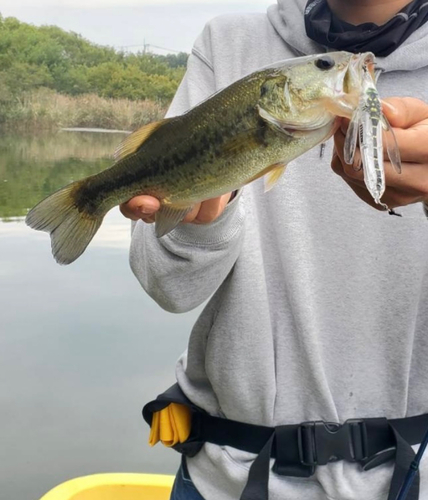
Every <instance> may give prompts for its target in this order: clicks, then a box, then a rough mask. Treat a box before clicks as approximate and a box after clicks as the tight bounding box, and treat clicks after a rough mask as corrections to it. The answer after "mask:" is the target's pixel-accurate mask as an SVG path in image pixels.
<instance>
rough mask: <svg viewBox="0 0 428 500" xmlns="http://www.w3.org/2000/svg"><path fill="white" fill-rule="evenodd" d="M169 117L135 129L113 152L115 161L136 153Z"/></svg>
mask: <svg viewBox="0 0 428 500" xmlns="http://www.w3.org/2000/svg"><path fill="white" fill-rule="evenodd" d="M167 121H169V120H168V119H165V120H160V121H157V122H152V123H149V124H148V125H144V127H141V128H139V129H138V130H135V132H132V134H130V135H128V137H127V138H126V139H124V140H123V141H122V142H121V143H120V144H119V146H118V147H117V149H116V151H115V152H114V154H113V158H114V160H115V161H119V160H123V158H125V156H128V155H130V154H132V153H135V151H137V149H138V148H139V147H140V146H141V144H143V142H144V141H146V140H147V139H148V138H149V137H150V136H151V135H152V134H153V133H154V132H156V130H157V129H158V128H159V127H161V126H162V125H164V124H165V123H166V122H167Z"/></svg>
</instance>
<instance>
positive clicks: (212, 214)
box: [120, 193, 232, 224]
mask: <svg viewBox="0 0 428 500" xmlns="http://www.w3.org/2000/svg"><path fill="white" fill-rule="evenodd" d="M231 195H232V193H227V194H224V195H223V196H219V197H218V198H212V199H211V200H207V201H203V202H201V203H197V204H196V205H194V207H193V208H192V210H191V211H190V212H189V213H188V214H187V215H186V217H185V218H184V219H183V221H182V222H192V223H193V224H209V223H210V222H212V221H214V220H215V219H217V217H219V216H220V215H221V214H222V213H223V210H224V209H225V208H226V205H227V204H228V203H229V201H230V199H231ZM160 206H161V204H160V202H159V200H158V199H157V198H153V197H152V196H135V197H134V198H131V199H130V200H129V201H127V202H126V203H122V204H121V205H120V211H121V212H122V214H123V215H124V216H125V217H127V218H128V219H131V220H135V221H136V220H138V219H142V220H143V221H144V222H146V223H148V224H151V223H152V222H155V217H156V212H157V211H158V210H159V209H160Z"/></svg>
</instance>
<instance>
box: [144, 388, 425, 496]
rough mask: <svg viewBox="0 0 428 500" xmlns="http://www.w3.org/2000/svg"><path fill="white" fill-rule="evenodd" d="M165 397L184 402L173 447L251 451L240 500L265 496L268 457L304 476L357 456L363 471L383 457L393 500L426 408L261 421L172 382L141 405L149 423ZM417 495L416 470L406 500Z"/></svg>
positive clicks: (277, 468) (282, 469)
mask: <svg viewBox="0 0 428 500" xmlns="http://www.w3.org/2000/svg"><path fill="white" fill-rule="evenodd" d="M171 402H177V403H181V404H186V405H187V406H190V407H191V408H192V410H193V414H192V428H191V433H190V436H189V438H188V440H187V441H186V442H185V443H181V444H179V445H177V446H175V447H174V449H176V450H177V451H179V452H181V453H184V454H185V455H188V456H194V455H195V454H196V453H197V452H198V451H199V450H200V448H201V447H202V446H203V444H204V443H206V442H208V443H214V444H217V445H220V446H231V447H232V448H237V449H239V450H243V451H248V452H250V453H255V454H257V457H256V459H255V460H254V462H253V464H252V466H251V468H250V471H249V476H248V482H247V484H246V486H245V488H244V491H243V492H242V495H241V497H240V500H267V498H268V481H269V467H270V458H274V459H275V463H274V466H273V471H274V472H275V473H276V474H279V475H282V476H294V477H310V476H311V475H313V474H314V472H315V468H316V467H317V466H318V465H321V466H322V465H326V464H328V463H330V462H334V461H337V460H346V461H348V462H358V463H360V464H361V466H362V470H363V471H367V470H370V469H372V468H374V467H376V466H378V465H380V464H383V463H385V462H387V461H389V460H394V462H395V467H394V473H393V477H392V481H391V487H390V491H389V495H388V500H396V498H397V495H398V493H399V491H400V487H401V485H402V484H403V481H404V478H405V476H406V473H407V472H408V470H409V467H410V465H411V463H412V462H413V460H414V458H415V453H414V451H413V449H412V447H411V445H415V444H418V443H420V442H421V441H422V439H423V437H424V434H425V432H426V429H427V428H428V414H424V415H419V416H415V417H407V418H399V419H391V420H388V419H386V418H362V419H350V420H347V421H346V422H345V423H343V424H338V423H333V422H323V421H312V422H303V423H301V424H293V425H280V426H277V427H265V426H261V425H252V424H246V423H243V422H237V421H234V420H227V419H224V418H219V417H213V416H211V415H208V414H207V413H206V412H204V411H203V410H201V409H200V408H198V407H196V406H195V405H193V404H192V403H191V402H190V401H189V400H188V399H187V398H186V397H185V396H184V394H183V393H182V392H181V390H180V389H179V387H178V385H175V386H173V387H171V388H170V389H168V391H166V392H165V393H163V394H161V395H160V396H158V398H157V399H156V400H155V401H152V402H151V403H148V404H147V405H146V406H145V407H144V410H143V416H144V418H145V420H146V421H147V422H148V423H149V424H151V419H152V414H153V412H154V411H158V410H160V409H162V408H164V407H165V406H167V405H168V404H169V403H171ZM418 498H419V473H418V472H417V473H416V476H415V479H414V481H413V484H412V486H411V488H410V490H409V492H408V495H407V500H418Z"/></svg>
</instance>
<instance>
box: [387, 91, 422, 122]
mask: <svg viewBox="0 0 428 500" xmlns="http://www.w3.org/2000/svg"><path fill="white" fill-rule="evenodd" d="M382 111H383V112H384V113H385V116H386V118H387V119H388V121H389V123H390V124H391V127H396V128H403V129H406V128H410V127H412V126H413V125H415V124H417V123H419V122H421V121H423V120H426V119H428V104H426V103H425V102H424V101H421V100H420V99H416V98H414V97H388V98H387V99H383V100H382Z"/></svg>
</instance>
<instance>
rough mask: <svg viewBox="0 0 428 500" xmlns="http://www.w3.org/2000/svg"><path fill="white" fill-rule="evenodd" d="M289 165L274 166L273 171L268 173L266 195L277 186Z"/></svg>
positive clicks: (265, 178) (265, 179)
mask: <svg viewBox="0 0 428 500" xmlns="http://www.w3.org/2000/svg"><path fill="white" fill-rule="evenodd" d="M286 166H287V165H286V164H285V163H282V162H280V163H275V165H272V166H271V168H272V170H271V171H270V172H268V173H267V174H266V175H265V177H264V181H265V193H267V192H268V191H270V190H271V189H272V188H273V187H274V186H275V184H276V183H277V182H278V181H279V179H280V177H281V175H282V174H283V173H284V172H285V167H286Z"/></svg>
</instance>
